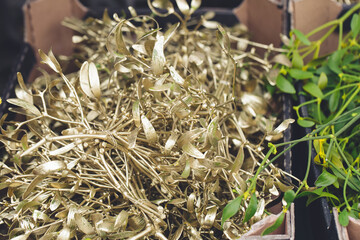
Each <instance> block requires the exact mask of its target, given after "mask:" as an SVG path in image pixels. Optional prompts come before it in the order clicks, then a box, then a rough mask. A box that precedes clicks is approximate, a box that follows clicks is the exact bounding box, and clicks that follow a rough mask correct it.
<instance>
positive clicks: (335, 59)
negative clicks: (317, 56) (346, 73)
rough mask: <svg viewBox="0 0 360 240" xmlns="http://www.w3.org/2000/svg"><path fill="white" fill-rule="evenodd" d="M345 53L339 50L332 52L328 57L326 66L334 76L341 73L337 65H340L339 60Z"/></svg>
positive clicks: (344, 50)
mask: <svg viewBox="0 0 360 240" xmlns="http://www.w3.org/2000/svg"><path fill="white" fill-rule="evenodd" d="M345 52H346V49H340V50H337V51H335V52H333V53H332V54H331V55H330V57H329V60H328V66H329V68H330V69H331V71H333V72H334V73H336V74H339V73H341V72H342V71H341V69H340V67H339V65H340V62H341V59H342V57H343V55H344V54H345Z"/></svg>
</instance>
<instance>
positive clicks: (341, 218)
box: [339, 209, 349, 227]
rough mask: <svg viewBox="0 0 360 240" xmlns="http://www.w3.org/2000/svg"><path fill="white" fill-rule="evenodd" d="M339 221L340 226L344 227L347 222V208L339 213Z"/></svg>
mask: <svg viewBox="0 0 360 240" xmlns="http://www.w3.org/2000/svg"><path fill="white" fill-rule="evenodd" d="M339 223H340V224H341V226H344V227H346V226H347V225H348V224H349V212H348V211H347V209H344V210H343V211H342V212H341V213H340V214H339Z"/></svg>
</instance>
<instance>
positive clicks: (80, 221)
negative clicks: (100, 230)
mask: <svg viewBox="0 0 360 240" xmlns="http://www.w3.org/2000/svg"><path fill="white" fill-rule="evenodd" d="M75 223H76V225H77V226H78V228H79V229H80V231H82V232H83V233H85V234H93V233H95V229H94V227H93V226H92V225H91V224H90V223H89V221H88V220H86V218H84V217H83V216H81V215H80V214H79V213H75Z"/></svg>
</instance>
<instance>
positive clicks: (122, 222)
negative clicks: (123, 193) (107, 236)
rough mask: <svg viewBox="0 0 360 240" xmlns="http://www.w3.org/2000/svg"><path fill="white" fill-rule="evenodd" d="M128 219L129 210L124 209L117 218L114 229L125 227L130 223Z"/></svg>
mask: <svg viewBox="0 0 360 240" xmlns="http://www.w3.org/2000/svg"><path fill="white" fill-rule="evenodd" d="M128 219H129V213H128V212H127V211H124V210H122V211H121V212H120V213H119V215H117V217H116V219H115V224H114V229H115V230H116V231H117V230H118V229H125V228H126V225H127V223H128Z"/></svg>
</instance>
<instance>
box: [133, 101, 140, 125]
mask: <svg viewBox="0 0 360 240" xmlns="http://www.w3.org/2000/svg"><path fill="white" fill-rule="evenodd" d="M132 114H133V119H134V122H135V126H136V127H140V126H141V122H140V101H139V100H136V101H135V102H134V103H133V106H132Z"/></svg>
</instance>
